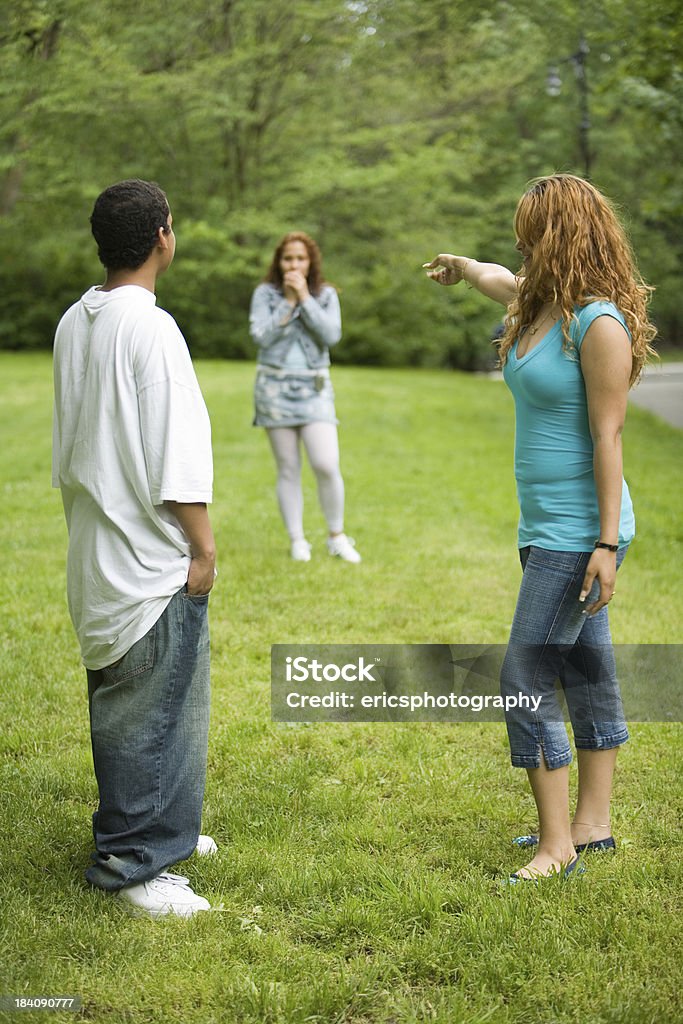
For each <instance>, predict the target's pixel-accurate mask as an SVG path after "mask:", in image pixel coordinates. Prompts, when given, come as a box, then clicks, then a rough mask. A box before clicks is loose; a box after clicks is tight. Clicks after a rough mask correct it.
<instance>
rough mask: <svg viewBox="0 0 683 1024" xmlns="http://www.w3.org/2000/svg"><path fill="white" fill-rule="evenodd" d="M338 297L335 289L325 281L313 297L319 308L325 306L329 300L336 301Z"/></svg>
mask: <svg viewBox="0 0 683 1024" xmlns="http://www.w3.org/2000/svg"><path fill="white" fill-rule="evenodd" d="M338 297H339V296H338V293H337V289H336V288H335V287H334V285H333V284H328V282H327V281H324V282H323V284H322V285H321V286H320V291H319V292H318V294H317V295H316V296H315V298H316V299H317V300H318V302H319V303H320V305H321V306H326V305H327V304H328V302H329V301H330V300H331V299H336V298H338Z"/></svg>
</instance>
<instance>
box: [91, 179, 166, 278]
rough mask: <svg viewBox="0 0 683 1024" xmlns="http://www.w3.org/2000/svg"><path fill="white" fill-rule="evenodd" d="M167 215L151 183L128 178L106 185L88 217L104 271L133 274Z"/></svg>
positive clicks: (144, 257) (162, 196) (153, 184)
mask: <svg viewBox="0 0 683 1024" xmlns="http://www.w3.org/2000/svg"><path fill="white" fill-rule="evenodd" d="M169 213H170V210H169V206H168V202H167V201H166V196H165V195H164V193H163V192H162V190H161V189H160V188H159V186H158V185H157V184H156V182H154V181H141V180H140V179H139V178H130V179H129V180H127V181H120V182H119V183H118V184H117V185H110V187H109V188H106V189H105V190H104V192H102V193H101V195H99V196H98V197H97V199H96V200H95V206H94V208H93V211H92V216H91V217H90V225H91V227H92V233H93V236H94V238H95V241H96V242H97V254H98V256H99V258H100V262H101V263H102V264H103V266H104V267H106V269H107V270H137V269H138V267H141V266H142V264H143V263H144V262H145V260H146V259H147V257H148V256H149V254H150V253H151V251H152V249H153V248H154V246H155V245H156V242H157V238H158V236H159V228H163V229H164V231H165V232H168V231H170V228H169V227H168V215H169Z"/></svg>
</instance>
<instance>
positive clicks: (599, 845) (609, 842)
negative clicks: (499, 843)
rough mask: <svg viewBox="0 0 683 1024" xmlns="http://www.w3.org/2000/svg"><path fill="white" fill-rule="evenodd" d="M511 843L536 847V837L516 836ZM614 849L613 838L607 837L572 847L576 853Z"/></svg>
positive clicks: (611, 850) (602, 851)
mask: <svg viewBox="0 0 683 1024" xmlns="http://www.w3.org/2000/svg"><path fill="white" fill-rule="evenodd" d="M512 842H513V843H514V844H515V846H537V845H538V836H536V835H533V836H517V838H516V839H513V840H512ZM616 848H617V844H616V843H615V841H614V836H608V837H607V839H594V840H593V842H592V843H579V844H578V845H577V846H575V847H574V849H575V850H576V852H577V853H610V852H613V851H616Z"/></svg>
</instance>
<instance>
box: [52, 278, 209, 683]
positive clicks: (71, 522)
mask: <svg viewBox="0 0 683 1024" xmlns="http://www.w3.org/2000/svg"><path fill="white" fill-rule="evenodd" d="M54 381H55V408H54V443H53V453H52V484H53V486H54V487H60V488H61V491H62V500H63V503H64V512H65V515H66V521H67V526H68V529H69V553H68V558H67V592H68V599H69V611H70V613H71V618H72V620H73V624H74V627H75V629H76V633H77V635H78V639H79V642H80V645H81V652H82V655H83V663H84V664H85V666H86V667H87V668H90V669H99V668H103V667H104V666H106V665H110V664H112V662H114V661H117V660H118V659H119V658H121V657H122V656H123V655H124V654H125V653H126V651H128V650H129V649H130V648H131V647H132V645H133V644H134V643H136V641H137V640H139V639H140V638H141V637H143V636H144V635H145V633H147V632H148V631H149V630H150V629H151V627H152V626H153V625H154V623H155V622H156V621H157V619H158V618H159V617H160V616H161V615H162V613H163V611H164V609H165V608H166V606H167V605H168V603H169V601H170V600H171V598H172V597H173V595H174V594H175V593H177V591H179V590H180V589H181V588H182V587H183V585H184V584H185V582H186V580H187V574H188V571H189V562H190V548H189V544H188V541H187V538H186V537H185V534H184V533H183V531H182V529H181V527H180V524H179V523H178V521H177V519H176V518H175V516H173V514H172V513H171V512H170V511H169V509H168V508H166V507H165V506H164V505H163V502H164V501H166V500H170V501H179V502H210V501H211V498H212V487H213V465H212V457H211V425H210V423H209V415H208V412H207V409H206V405H205V404H204V399H203V397H202V394H201V391H200V390H199V384H198V383H197V377H196V375H195V372H194V368H193V366H192V361H191V359H190V354H189V352H188V350H187V345H186V343H185V339H184V338H183V336H182V334H181V332H180V330H179V328H178V326H177V324H176V322H175V320H174V319H173V317H171V316H170V315H169V314H168V313H166V312H165V311H164V310H162V309H158V308H157V306H156V298H155V296H154V295H153V293H152V292H150V291H147V289H145V288H141V287H138V286H137V285H125V286H123V287H121V288H115V289H114V290H113V291H110V292H105V291H102V290H101V289H100V288H91V289H90V290H89V291H87V292H86V293H85V295H83V297H82V298H81V299H80V300H79V301H78V302H76V303H75V304H74V305H73V306H72V307H71V308H70V309H69V310H67V312H66V313H65V314H64V316H63V317H62V319H61V321H60V323H59V326H58V327H57V333H56V337H55V346H54Z"/></svg>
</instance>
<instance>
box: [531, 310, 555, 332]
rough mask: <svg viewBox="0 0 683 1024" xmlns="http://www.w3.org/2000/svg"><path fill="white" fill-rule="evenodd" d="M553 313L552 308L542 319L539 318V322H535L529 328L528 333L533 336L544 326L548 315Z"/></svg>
mask: <svg viewBox="0 0 683 1024" xmlns="http://www.w3.org/2000/svg"><path fill="white" fill-rule="evenodd" d="M552 314H553V311H552V309H551V310H550V311H549V312H548V313H546V315H545V316H544V317H543V319H542V320H539V322H538V323H537V324H533V325H532V326H531V327H528V328H527V334H529V335H530V336H531V337H532V338H533V336H534V334H536V332H537V331H538V330H539V329H540V328H541V327H542V326H543V324H544V323H545V322H546V320H547V319H548V317H550V316H552Z"/></svg>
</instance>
